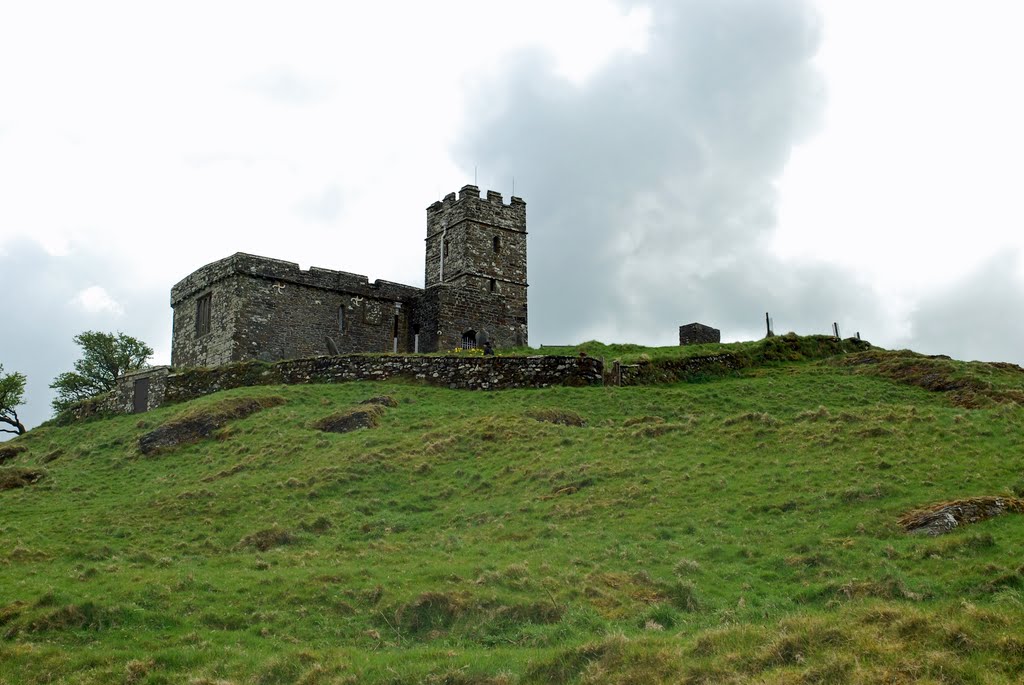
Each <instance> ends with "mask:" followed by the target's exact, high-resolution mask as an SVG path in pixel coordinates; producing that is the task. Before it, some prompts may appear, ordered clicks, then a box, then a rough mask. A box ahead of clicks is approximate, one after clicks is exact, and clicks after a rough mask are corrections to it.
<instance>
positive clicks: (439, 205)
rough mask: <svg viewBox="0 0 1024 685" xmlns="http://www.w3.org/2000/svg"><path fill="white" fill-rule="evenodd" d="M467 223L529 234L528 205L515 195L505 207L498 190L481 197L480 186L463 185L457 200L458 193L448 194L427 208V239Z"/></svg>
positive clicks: (489, 191) (490, 191)
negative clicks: (527, 230) (527, 224)
mask: <svg viewBox="0 0 1024 685" xmlns="http://www.w3.org/2000/svg"><path fill="white" fill-rule="evenodd" d="M464 221H473V222H476V223H479V224H483V225H486V226H489V227H494V228H499V229H504V230H507V231H516V232H519V233H526V202H525V201H524V200H523V199H522V198H521V197H516V196H515V195H513V196H512V197H511V199H510V200H509V204H505V203H504V200H503V199H502V195H501V193H499V192H497V191H494V190H488V191H487V196H486V197H483V198H482V197H480V188H478V187H477V186H474V185H465V186H462V188H461V189H460V190H459V194H458V197H457V198H456V195H455V193H448V194H447V195H445V196H444V199H443V200H440V201H438V202H435V203H433V204H431V205H430V206H429V207H427V238H428V239H429V238H430V236H433V235H434V234H436V233H439V232H441V231H442V230H444V229H445V228H449V229H450V228H453V227H454V226H456V225H458V224H460V223H462V222H464Z"/></svg>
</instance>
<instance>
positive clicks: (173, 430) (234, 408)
mask: <svg viewBox="0 0 1024 685" xmlns="http://www.w3.org/2000/svg"><path fill="white" fill-rule="evenodd" d="M283 403H284V398H282V397H259V398H248V397H246V398H237V399H230V400H224V401H223V402H220V403H218V404H215V405H213V406H210V407H202V408H199V409H194V410H192V411H190V412H188V413H187V414H185V415H183V416H180V417H178V418H176V419H172V420H171V421H168V422H167V423H165V424H163V425H162V426H159V427H158V428H156V429H154V430H151V431H150V432H148V433H146V434H145V435H143V436H142V437H141V438H139V449H140V450H141V451H142V453H143V454H147V455H148V454H153V453H155V452H158V451H162V450H167V449H171V448H174V447H178V446H179V445H188V444H191V443H194V442H198V441H200V440H202V439H203V438H208V437H210V436H211V435H213V433H214V431H216V430H217V429H218V428H221V427H223V426H224V425H226V424H227V423H228V421H232V420H235V419H241V418H245V417H246V416H249V415H251V414H255V413H256V412H258V411H260V410H263V409H267V408H269V407H274V406H277V405H279V404H283Z"/></svg>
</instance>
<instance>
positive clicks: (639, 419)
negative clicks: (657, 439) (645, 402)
mask: <svg viewBox="0 0 1024 685" xmlns="http://www.w3.org/2000/svg"><path fill="white" fill-rule="evenodd" d="M652 423H665V419H663V418H662V417H660V416H634V417H633V418H631V419H626V420H625V421H623V422H622V426H623V427H624V428H629V427H630V426H641V425H647V424H652Z"/></svg>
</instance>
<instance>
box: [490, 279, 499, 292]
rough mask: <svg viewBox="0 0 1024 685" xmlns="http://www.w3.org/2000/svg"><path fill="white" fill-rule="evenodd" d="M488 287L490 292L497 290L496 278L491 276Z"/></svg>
mask: <svg viewBox="0 0 1024 685" xmlns="http://www.w3.org/2000/svg"><path fill="white" fill-rule="evenodd" d="M490 288H491V292H492V293H496V292H498V282H497V281H496V280H494V279H493V278H492V279H491V285H490Z"/></svg>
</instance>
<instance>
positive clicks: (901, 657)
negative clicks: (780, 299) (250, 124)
mask: <svg viewBox="0 0 1024 685" xmlns="http://www.w3.org/2000/svg"><path fill="white" fill-rule="evenodd" d="M723 347H724V346H723ZM653 356H654V360H655V361H657V355H653ZM1022 390H1024V373H1021V372H1020V370H1019V369H1018V368H1017V367H1009V366H1006V365H1003V366H999V365H980V364H974V365H971V364H963V363H959V362H953V361H949V360H943V359H934V358H924V357H920V356H915V355H912V354H911V353H890V352H884V351H877V350H873V351H869V352H861V353H858V354H854V355H847V356H844V357H839V358H835V359H829V360H824V361H816V362H777V363H768V364H763V365H761V366H753V367H750V368H747V369H744V370H743V371H742V372H740V373H738V374H735V375H732V376H728V377H723V378H719V379H715V380H705V382H699V383H676V384H667V385H657V386H638V387H604V388H552V389H547V390H529V391H527V390H524V391H502V392H494V393H479V392H465V391H451V390H444V389H437V388H429V387H424V386H417V385H409V384H399V383H389V384H373V383H351V384H343V385H332V386H272V387H261V388H248V389H238V390H232V391H228V392H223V393H217V394H215V395H211V396H208V397H204V398H202V399H200V400H196V401H193V402H191V403H188V404H183V405H179V406H172V407H165V408H162V409H160V410H157V411H154V412H151V413H149V414H146V415H143V416H125V417H118V418H113V419H107V420H101V421H94V422H89V423H81V424H75V425H71V426H67V427H56V426H51V427H45V428H41V429H37V430H34V431H32V432H30V433H29V434H28V435H26V436H24V437H23V438H20V439H18V440H16V441H13V443H9V444H8V450H9V452H8V459H7V463H6V464H4V465H3V466H2V467H0V488H3V489H0V507H2V512H3V514H2V518H0V541H2V542H0V682H3V683H43V682H70V683H110V682H125V683H180V682H192V683H196V684H202V683H250V682H251V683H293V682H301V683H336V682H337V683H347V682H351V683H363V682H382V683H415V682H428V683H549V682H554V683H569V682H621V683H627V682H632V683H641V682H643V683H647V682H690V683H699V682H707V683H722V682H726V683H728V682H735V683H747V682H750V683H754V682H757V683H761V682H767V683H796V682H800V683H805V682H806V683H812V682H813V683H844V682H863V683H875V682H878V683H882V682H886V683H893V682H895V683H901V682H906V683H910V682H934V683H972V682H978V683H1011V682H1020V681H1019V674H1020V673H1021V672H1022V671H1024V637H1021V636H1022V635H1024V610H1022V606H1021V599H1022V588H1024V567H1022V566H1021V563H1022V560H1024V516H1020V515H1014V514H1008V515H1005V516H1000V517H998V518H993V519H992V520H987V521H984V522H980V523H976V524H973V525H971V526H965V527H963V528H961V529H957V530H954V531H953V532H952V533H950V534H949V535H946V536H942V537H936V538H930V537H924V536H919V535H908V534H907V533H905V532H904V531H903V529H902V528H901V527H900V525H899V523H898V519H899V517H900V516H901V515H902V514H904V513H906V512H908V511H910V510H913V509H915V508H918V507H921V506H925V505H929V504H933V503H938V502H943V501H947V500H954V499H959V498H966V497H981V496H993V495H1001V496H1011V495H1014V494H1015V493H1016V494H1018V495H1019V494H1021V493H1022V491H1024V473H1022V465H1024V460H1022V449H1021V426H1022V419H1024V408H1022V407H1021V406H1020V404H1018V402H1017V400H1018V399H1019V398H1021V397H1024V394H1021V393H1022ZM381 396H387V397H390V398H393V400H394V403H391V402H388V401H387V400H378V403H377V404H371V405H363V404H360V403H361V402H363V401H364V400H367V399H370V398H379V397H381ZM965 398H967V399H965ZM391 404H393V405H394V406H388V405H391ZM368 407H369V410H368ZM242 408H247V409H246V410H245V411H242V410H241V409H242ZM250 410H251V412H254V413H249V411H250ZM353 412H355V413H358V414H359V415H360V416H362V415H363V414H365V415H366V416H365V418H363V419H360V421H363V423H364V425H365V424H368V425H370V426H371V427H369V428H365V427H364V428H360V429H358V430H355V431H352V432H347V433H340V434H336V433H329V432H323V431H321V430H319V429H318V428H317V426H316V424H317V422H319V421H321V420H322V419H325V418H327V417H333V418H334V421H333V423H332V422H328V423H332V425H341V424H345V422H346V421H349V420H350V419H351V417H352V416H353ZM211 417H214V418H216V419H217V420H213V419H212V418H211ZM185 420H187V421H185ZM175 422H177V423H176V424H175V425H176V426H177V428H176V431H171V432H172V433H174V434H178V433H181V432H188V431H185V430H184V429H182V428H181V427H182V426H184V425H187V426H192V427H195V426H197V425H206V424H209V425H207V427H206V428H205V429H204V430H196V431H193V432H195V433H196V434H197V435H198V434H199V433H202V432H204V431H207V432H209V431H212V436H211V437H209V438H204V439H200V440H199V441H198V442H194V443H192V444H186V445H182V446H177V447H173V446H171V447H168V446H162V447H160V448H159V449H156V450H155V451H154V452H153V454H151V455H148V456H144V455H143V454H142V453H141V452H140V449H139V440H140V438H141V437H142V436H144V435H146V434H147V433H149V432H150V431H153V430H154V429H156V428H158V427H161V426H164V427H166V426H167V425H168V424H172V423H175ZM189 422H190V423H189ZM204 422H205V423H204ZM339 422H340V423H339ZM357 423H358V422H357ZM374 424H376V425H374ZM579 424H582V425H579ZM161 444H163V443H161ZM11 446H17V447H21V448H25V449H24V450H23V451H20V452H15V451H14V450H13V449H10V447H11Z"/></svg>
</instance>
